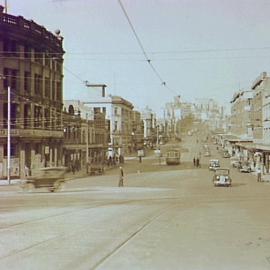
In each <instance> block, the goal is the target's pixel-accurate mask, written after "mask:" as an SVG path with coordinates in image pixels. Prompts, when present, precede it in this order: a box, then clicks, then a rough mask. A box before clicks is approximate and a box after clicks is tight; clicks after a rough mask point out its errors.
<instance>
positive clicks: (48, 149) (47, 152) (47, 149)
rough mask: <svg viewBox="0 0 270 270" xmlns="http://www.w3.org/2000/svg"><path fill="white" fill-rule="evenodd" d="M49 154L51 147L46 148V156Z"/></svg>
mask: <svg viewBox="0 0 270 270" xmlns="http://www.w3.org/2000/svg"><path fill="white" fill-rule="evenodd" d="M49 154H50V147H49V146H45V155H49Z"/></svg>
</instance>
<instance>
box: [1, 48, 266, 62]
mask: <svg viewBox="0 0 270 270" xmlns="http://www.w3.org/2000/svg"><path fill="white" fill-rule="evenodd" d="M256 50H270V46H265V47H246V48H245V47H242V48H209V49H188V48H187V49H182V50H168V51H165V50H164V51H148V54H178V53H204V52H228V51H230V52H231V51H256ZM16 53H17V54H19V53H21V51H0V54H16ZM36 53H37V54H43V53H44V54H46V55H53V56H52V57H45V58H48V59H55V60H62V58H56V57H55V55H63V53H60V52H59V53H58V52H49V53H46V52H42V51H40V52H36ZM139 54H140V53H138V52H135V51H134V52H132V51H130V52H129V51H127V52H65V54H64V55H139ZM35 59H39V57H35Z"/></svg>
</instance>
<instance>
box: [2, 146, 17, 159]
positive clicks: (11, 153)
mask: <svg viewBox="0 0 270 270" xmlns="http://www.w3.org/2000/svg"><path fill="white" fill-rule="evenodd" d="M16 154H17V147H16V144H13V143H12V144H11V145H10V156H11V157H15V156H16ZM4 156H5V157H7V145H6V144H5V145H4Z"/></svg>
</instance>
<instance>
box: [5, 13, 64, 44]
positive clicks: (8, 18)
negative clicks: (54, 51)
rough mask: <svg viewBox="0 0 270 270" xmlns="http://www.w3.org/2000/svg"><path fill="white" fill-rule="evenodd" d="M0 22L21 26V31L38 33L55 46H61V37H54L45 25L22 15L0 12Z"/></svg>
mask: <svg viewBox="0 0 270 270" xmlns="http://www.w3.org/2000/svg"><path fill="white" fill-rule="evenodd" d="M0 24H6V25H10V26H14V27H15V26H16V27H18V28H21V30H22V31H30V32H31V33H33V34H36V35H39V36H41V37H43V38H44V39H46V40H49V41H50V42H53V43H55V45H56V46H58V47H59V48H62V39H61V38H58V37H56V36H55V35H53V34H52V33H51V32H49V31H47V30H46V28H45V27H43V26H40V25H38V24H37V23H35V22H34V21H28V20H26V19H24V18H23V17H22V16H18V17H16V16H13V15H10V14H5V13H1V14H0Z"/></svg>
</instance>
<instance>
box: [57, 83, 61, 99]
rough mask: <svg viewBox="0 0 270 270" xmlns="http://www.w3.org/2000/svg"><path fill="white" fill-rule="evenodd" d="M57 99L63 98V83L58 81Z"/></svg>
mask: <svg viewBox="0 0 270 270" xmlns="http://www.w3.org/2000/svg"><path fill="white" fill-rule="evenodd" d="M56 87H57V88H56V100H61V99H62V84H61V82H57V86H56Z"/></svg>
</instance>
